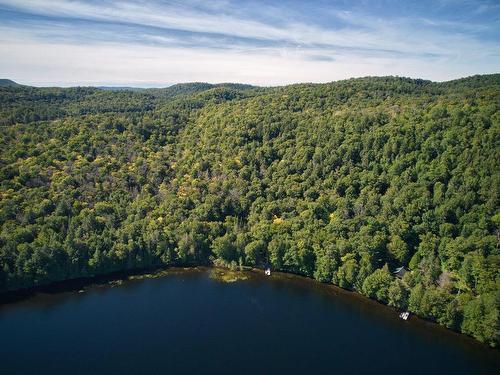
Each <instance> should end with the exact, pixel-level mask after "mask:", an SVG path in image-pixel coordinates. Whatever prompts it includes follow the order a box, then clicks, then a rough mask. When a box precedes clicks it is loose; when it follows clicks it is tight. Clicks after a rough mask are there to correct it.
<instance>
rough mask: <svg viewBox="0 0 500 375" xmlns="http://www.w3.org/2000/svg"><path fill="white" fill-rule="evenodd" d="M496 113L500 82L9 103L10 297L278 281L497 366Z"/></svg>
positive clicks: (21, 94)
mask: <svg viewBox="0 0 500 375" xmlns="http://www.w3.org/2000/svg"><path fill="white" fill-rule="evenodd" d="M499 109H500V75H487V76H475V77H470V78H466V79H462V80H456V81H450V82H444V83H434V82H430V81H424V80H413V79H406V78H396V77H380V78H361V79H351V80H345V81H339V82H333V83H329V84H298V85H291V86H286V87H276V88H257V87H252V86H247V85H237V84H220V85H210V84H203V83H192V84H181V85H175V86H172V87H169V88H166V89H147V90H135V91H129V90H104V89H98V88H88V87H87V88H84V87H81V88H68V89H61V88H33V87H28V86H11V87H0V132H1V140H0V181H1V185H0V195H1V198H0V224H1V232H0V291H8V290H15V289H19V288H27V287H32V286H36V285H43V284H48V283H50V282H54V281H60V280H65V279H70V278H78V277H91V276H94V275H98V274H104V273H109V272H114V271H119V270H129V269H137V268H152V267H163V266H169V265H197V264H215V265H222V266H228V267H231V268H238V267H243V266H252V267H263V266H264V265H266V264H270V265H271V267H272V268H273V269H274V270H279V271H284V272H292V273H297V274H302V275H305V276H309V277H313V278H315V279H317V280H319V281H321V282H325V283H333V284H335V285H338V286H340V287H342V288H347V289H352V290H355V291H358V292H360V293H363V294H364V295H366V296H368V297H370V298H374V299H377V300H379V301H381V302H382V303H385V304H388V305H390V306H394V307H395V308H397V309H402V310H409V311H411V312H413V313H414V314H417V315H419V316H421V317H425V318H428V319H431V320H434V321H436V322H437V323H439V324H441V325H444V326H446V327H448V328H451V329H454V330H458V331H461V332H463V333H465V334H468V335H471V336H473V337H475V338H476V339H478V340H480V341H482V342H485V343H488V344H489V345H491V346H496V345H498V344H499V335H498V332H499V307H500V306H499V305H500V275H499V269H500V249H499V245H500V210H499V201H498V199H499V187H500V112H499ZM402 266H404V267H405V268H406V269H407V270H408V272H406V274H404V276H403V277H396V275H395V274H394V271H395V269H396V268H399V267H402Z"/></svg>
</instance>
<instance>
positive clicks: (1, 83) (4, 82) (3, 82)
mask: <svg viewBox="0 0 500 375" xmlns="http://www.w3.org/2000/svg"><path fill="white" fill-rule="evenodd" d="M20 86H23V85H20V84H19V83H17V82H14V81H13V80H11V79H7V78H0V87H20Z"/></svg>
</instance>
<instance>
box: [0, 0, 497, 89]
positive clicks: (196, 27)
mask: <svg viewBox="0 0 500 375" xmlns="http://www.w3.org/2000/svg"><path fill="white" fill-rule="evenodd" d="M0 4H5V5H7V6H10V7H14V8H16V9H19V10H23V11H26V12H30V13H32V14H38V15H42V16H51V17H54V16H55V17H70V18H75V19H76V18H82V19H86V20H93V21H99V22H103V24H102V25H103V27H101V28H99V27H98V25H97V24H96V25H93V26H92V28H91V27H90V26H88V29H85V28H84V27H85V26H80V27H82V28H78V27H77V26H73V24H72V23H71V22H67V21H64V20H62V21H59V22H55V21H53V20H52V19H49V18H47V20H46V21H45V22H41V21H36V20H35V21H31V22H30V23H29V25H27V27H26V28H23V27H22V24H21V26H19V25H16V24H10V25H4V26H0V53H1V55H2V59H0V72H1V74H2V75H3V76H5V77H9V78H13V79H18V80H19V81H20V82H24V83H29V84H38V85H48V84H66V85H75V84H89V85H90V84H127V85H129V84H133V85H138V86H140V85H150V84H154V85H158V84H162V83H163V84H167V83H175V82H186V81H209V82H222V81H224V82H227V81H233V82H246V83H253V84H260V85H276V84H286V83H293V82H304V81H312V82H325V81H331V80H336V79H341V78H348V77H355V76H366V75H403V76H413V77H420V78H427V79H433V80H447V79H453V78H457V77H461V76H466V75H471V74H476V73H492V72H496V71H497V70H498V66H499V63H500V49H499V46H498V43H497V42H493V41H489V42H487V41H484V40H478V39H477V38H476V37H474V35H470V34H466V33H451V32H445V31H443V30H442V29H440V28H439V27H440V26H443V25H445V26H456V25H455V24H454V23H451V22H448V21H446V20H443V21H440V22H438V21H433V20H430V19H424V18H420V19H419V18H414V19H405V18H392V19H391V21H390V22H387V20H383V19H380V18H377V17H374V16H369V15H365V14H358V13H355V12H345V11H337V10H332V12H331V13H332V23H334V22H333V21H334V20H341V21H342V22H343V25H344V26H343V27H342V28H339V27H337V28H336V29H334V28H329V27H326V26H324V25H323V26H320V25H318V24H311V23H306V22H298V21H297V20H296V19H294V18H293V17H291V16H289V15H288V16H286V17H285V16H284V17H283V20H282V22H281V23H280V26H279V27H278V26H277V25H273V24H271V23H269V21H268V22H267V23H266V22H265V21H264V18H263V19H248V18H244V17H243V14H242V13H243V12H241V11H235V10H234V9H232V8H231V6H230V4H228V3H226V2H224V1H218V2H214V3H210V6H211V7H212V9H210V11H207V10H206V9H205V10H200V8H199V7H197V6H190V5H193V4H188V5H186V4H185V3H183V2H181V3H157V2H154V3H152V2H147V3H145V4H143V3H141V5H139V3H136V2H113V1H111V2H109V1H106V2H102V3H86V2H82V1H68V0H54V1H46V0H0ZM203 4H205V3H203ZM195 5H196V4H195ZM204 7H205V8H206V4H205V5H204ZM214 10H217V11H216V12H214ZM64 22H66V24H64ZM117 22H120V23H130V24H134V25H141V26H147V27H150V28H151V29H150V30H149V29H148V30H149V31H148V30H145V31H141V32H140V33H134V32H131V36H132V37H133V38H132V37H131V38H130V40H127V38H125V37H124V35H123V30H124V27H126V26H124V25H123V24H116V23H117ZM104 26H106V27H104ZM467 27H469V26H468V25H465V27H464V29H467ZM166 29H174V30H177V31H184V32H189V33H191V34H189V35H188V36H187V35H185V34H182V33H180V34H179V33H168V32H166V31H165V30H166ZM214 33H215V34H217V35H219V36H218V37H217V38H215V37H214V36H213V34H214ZM224 35H225V36H227V39H225V38H224V37H221V36H224ZM235 37H236V39H235ZM237 38H248V40H238V39H237ZM188 40H189V41H190V45H189V46H187V45H186V46H184V47H182V45H183V44H186V43H185V42H186V41H188ZM259 40H261V41H268V42H269V43H259V42H258V41H259ZM82 42H85V43H82ZM149 44H156V45H157V46H151V45H149ZM187 44H189V43H187ZM271 46H274V47H271ZM290 46H292V47H290ZM221 47H223V48H221Z"/></svg>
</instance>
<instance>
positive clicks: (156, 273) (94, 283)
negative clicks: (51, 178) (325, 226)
mask: <svg viewBox="0 0 500 375" xmlns="http://www.w3.org/2000/svg"><path fill="white" fill-rule="evenodd" d="M215 270H220V271H221V272H236V273H243V274H247V276H249V277H246V278H243V279H239V280H237V281H243V282H244V281H245V280H247V279H248V280H250V281H252V280H253V281H257V280H258V279H259V280H260V281H261V280H267V279H271V280H273V281H275V282H284V283H290V282H291V283H294V284H296V285H299V284H300V285H301V286H306V287H307V288H312V289H315V290H316V291H319V292H321V293H326V294H329V295H330V296H331V297H335V296H337V297H339V296H340V297H342V298H343V299H345V300H350V302H353V303H356V304H360V306H361V305H364V306H365V307H370V308H373V309H375V310H376V311H375V313H376V314H380V315H386V316H387V315H393V316H394V318H395V319H396V318H397V319H399V310H398V309H396V308H394V307H392V306H389V305H386V304H383V303H381V302H379V301H377V300H375V299H371V298H368V297H366V296H364V295H363V294H361V293H359V292H357V291H355V290H349V289H344V288H341V287H339V286H337V285H335V284H331V283H322V282H320V281H318V280H316V279H313V278H310V277H307V276H303V275H299V274H294V273H289V272H278V271H274V272H273V273H272V275H271V276H266V275H265V273H264V270H262V269H259V268H250V267H246V268H245V269H244V270H242V271H240V270H230V269H229V268H227V267H221V266H214V265H199V266H196V265H186V266H174V267H171V266H170V267H157V268H144V269H132V270H127V271H117V272H112V273H108V274H103V275H96V276H93V277H82V278H77V279H68V280H63V281H57V282H53V283H50V284H45V285H40V286H35V287H31V288H25V289H17V290H13V291H8V292H3V293H0V312H1V309H2V307H6V306H8V305H11V304H15V303H19V302H23V301H28V300H30V299H31V298H36V297H37V296H40V295H44V294H45V295H58V294H63V293H82V290H83V291H85V292H87V291H88V290H92V289H95V288H100V287H106V286H108V287H115V286H121V285H122V284H123V283H125V282H133V281H140V280H145V279H158V278H165V277H168V276H170V275H174V274H179V273H187V272H210V271H215ZM214 280H215V281H217V282H223V283H231V282H232V281H225V280H223V279H218V278H215V279H214ZM407 323H410V324H415V325H417V326H420V327H421V328H424V329H432V330H441V331H442V332H443V333H445V334H448V335H454V336H455V337H456V339H458V340H461V341H464V340H466V341H467V342H465V341H464V343H465V344H468V345H475V346H479V347H482V348H485V349H488V350H490V351H491V352H496V353H500V348H499V347H491V346H489V345H487V344H485V343H482V342H480V341H479V340H476V339H475V338H474V337H472V336H469V335H466V334H464V333H462V332H459V331H455V330H452V329H449V328H447V327H445V326H442V325H440V324H438V323H436V322H435V321H432V320H430V319H426V318H422V317H420V316H418V315H416V314H413V313H411V315H410V318H409V319H408V321H407Z"/></svg>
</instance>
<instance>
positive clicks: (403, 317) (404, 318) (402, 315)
mask: <svg viewBox="0 0 500 375" xmlns="http://www.w3.org/2000/svg"><path fill="white" fill-rule="evenodd" d="M409 316H410V313H409V312H408V311H405V312H402V313H401V314H399V317H400V318H401V319H403V320H408V317H409Z"/></svg>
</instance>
